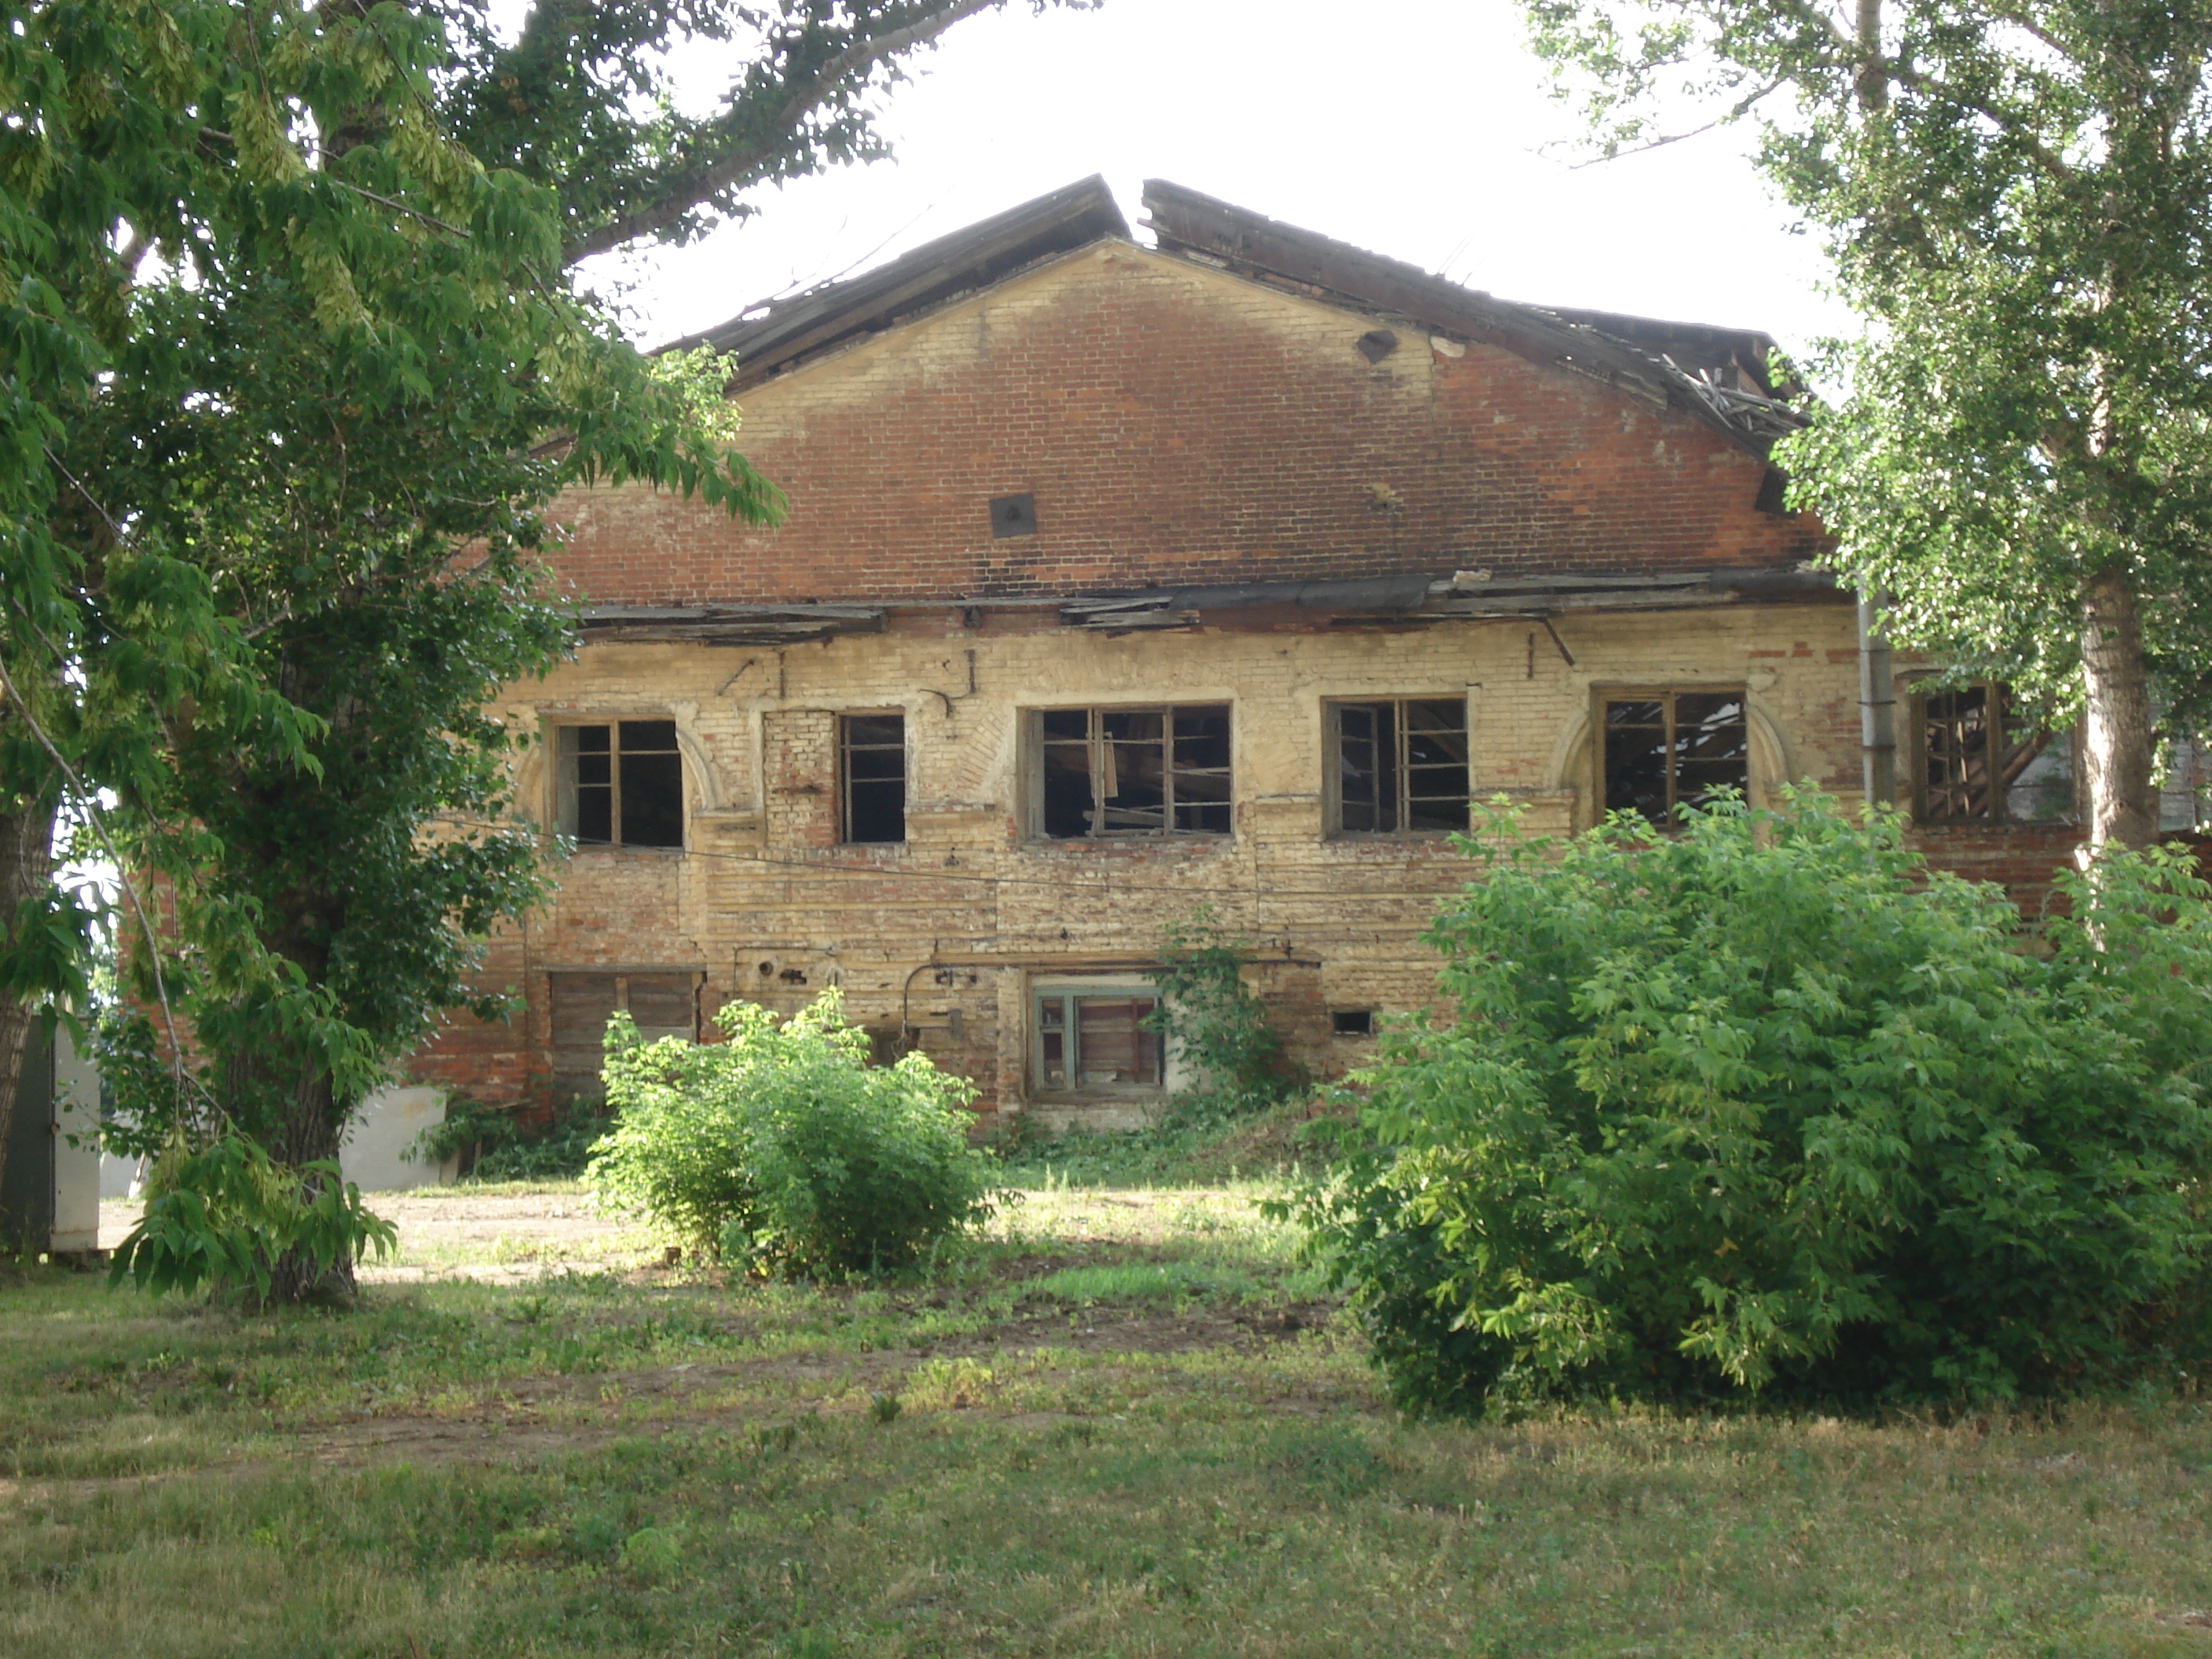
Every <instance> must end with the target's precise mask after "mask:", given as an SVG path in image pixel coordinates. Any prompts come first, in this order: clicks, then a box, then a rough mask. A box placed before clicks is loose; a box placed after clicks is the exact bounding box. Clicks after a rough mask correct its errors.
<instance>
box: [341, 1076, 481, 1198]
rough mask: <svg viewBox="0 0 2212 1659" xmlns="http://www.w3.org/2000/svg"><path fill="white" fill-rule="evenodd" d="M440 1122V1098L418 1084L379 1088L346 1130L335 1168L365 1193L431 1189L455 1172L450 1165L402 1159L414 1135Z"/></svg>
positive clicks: (442, 1101)
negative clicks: (413, 1188)
mask: <svg viewBox="0 0 2212 1659" xmlns="http://www.w3.org/2000/svg"><path fill="white" fill-rule="evenodd" d="M444 1121H446V1097H445V1096H444V1095H443V1094H442V1093H441V1092H440V1091H438V1090H435V1089H431V1088H424V1087H421V1086H410V1087H407V1088H398V1087H393V1088H387V1089H379V1090H378V1091H376V1092H375V1093H374V1094H373V1095H371V1096H370V1097H368V1099H367V1100H366V1101H364V1102H362V1108H361V1110H360V1112H359V1113H358V1114H356V1116H355V1118H354V1121H353V1123H352V1125H351V1126H350V1127H349V1128H348V1129H347V1130H346V1137H345V1140H344V1142H343V1145H342V1146H341V1147H340V1148H339V1151H338V1169H339V1170H341V1171H342V1172H343V1174H344V1176H345V1178H346V1179H347V1180H348V1181H350V1182H353V1183H354V1185H355V1186H356V1187H358V1188H361V1189H362V1191H363V1192H365V1193H389V1192H398V1191H403V1190H404V1189H405V1188H410V1187H435V1186H439V1185H441V1184H442V1183H443V1182H448V1181H451V1180H453V1177H454V1176H455V1175H456V1174H458V1173H459V1171H458V1170H457V1169H456V1168H455V1166H454V1164H452V1163H451V1162H448V1163H447V1164H423V1163H419V1162H417V1161H416V1160H415V1159H414V1158H410V1157H409V1156H408V1148H409V1147H410V1146H411V1145H412V1144H413V1143H414V1139H415V1137H416V1135H418V1134H420V1133H422V1131H423V1130H425V1129H433V1128H435V1127H437V1126H438V1125H439V1124H441V1123H443V1122H444Z"/></svg>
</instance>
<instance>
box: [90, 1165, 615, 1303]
mask: <svg viewBox="0 0 2212 1659" xmlns="http://www.w3.org/2000/svg"><path fill="white" fill-rule="evenodd" d="M368 1206H369V1208H370V1209H372V1210H374V1212H376V1213H377V1214H379V1215H380V1216H382V1217H383V1218H385V1219H386V1220H387V1221H389V1222H391V1223H392V1225H393V1226H394V1227H396V1228H398V1231H399V1249H398V1253H397V1254H396V1255H392V1256H391V1257H390V1258H388V1259H386V1260H383V1261H379V1260H377V1259H376V1258H375V1257H374V1256H372V1257H371V1258H369V1260H368V1261H365V1262H363V1263H362V1268H361V1279H362V1283H364V1284H369V1285H405V1284H416V1283H420V1282H421V1281H422V1280H424V1279H482V1280H485V1281H487V1282H489V1283H493V1284H519V1283H521V1282H524V1281H526V1280H528V1279H538V1278H541V1277H543V1276H544V1275H545V1274H547V1273H560V1272H564V1271H578V1272H593V1271H601V1270H613V1269H618V1268H629V1267H637V1266H639V1265H641V1263H642V1262H643V1261H647V1260H648V1259H651V1258H652V1256H653V1242H652V1241H651V1240H649V1239H647V1238H646V1237H644V1236H643V1235H642V1234H641V1232H640V1231H639V1230H638V1229H637V1228H636V1227H635V1225H632V1224H630V1223H628V1222H626V1221H624V1220H623V1219H622V1218H620V1217H610V1216H603V1215H601V1214H599V1212H597V1211H596V1210H594V1209H593V1208H592V1200H591V1196H590V1194H586V1193H580V1192H573V1193H559V1192H555V1193H477V1192H471V1191H470V1190H468V1189H467V1188H453V1189H451V1190H448V1191H445V1192H437V1191H431V1192H421V1193H372V1194H368ZM138 1211H139V1206H138V1205H137V1203H136V1202H134V1201H132V1200H128V1199H109V1200H106V1201H105V1202H103V1203H102V1204H101V1205H100V1245H101V1247H102V1248H103V1249H113V1248H114V1247H115V1246H116V1245H117V1244H118V1243H121V1242H122V1240H123V1237H124V1236H125V1234H126V1233H128V1232H129V1231H131V1228H132V1227H133V1226H134V1225H137V1220H138Z"/></svg>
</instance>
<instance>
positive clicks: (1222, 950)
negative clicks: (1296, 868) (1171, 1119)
mask: <svg viewBox="0 0 2212 1659" xmlns="http://www.w3.org/2000/svg"><path fill="white" fill-rule="evenodd" d="M1251 954H1252V951H1251V945H1250V943H1249V941H1248V940H1245V939H1238V938H1237V937H1236V936H1234V935H1233V934H1231V933H1229V932H1228V930H1227V929H1225V927H1223V926H1222V925H1221V922H1220V919H1219V918H1218V916H1217V915H1215V914H1214V911H1213V909H1212V907H1211V906H1210V905H1200V907H1199V908H1197V909H1195V910H1194V911H1193V912H1192V913H1191V915H1189V916H1188V918H1186V919H1185V920H1183V921H1179V922H1177V923H1176V924H1174V925H1173V926H1171V927H1169V928H1168V930H1167V932H1166V934H1165V937H1164V939H1162V941H1161V946H1160V972H1159V975H1158V980H1157V981H1155V982H1156V986H1157V988H1158V992H1159V1002H1158V1006H1157V1007H1156V1008H1155V1009H1154V1010H1153V1012H1152V1013H1151V1014H1150V1015H1148V1016H1147V1017H1146V1023H1147V1024H1149V1025H1150V1026H1151V1027H1152V1030H1156V1031H1158V1032H1159V1033H1160V1036H1161V1037H1162V1039H1163V1040H1164V1042H1165V1043H1166V1045H1167V1048H1168V1052H1169V1053H1170V1054H1171V1055H1172V1056H1174V1057H1175V1058H1176V1059H1178V1060H1181V1061H1182V1063H1183V1065H1184V1066H1187V1067H1188V1068H1189V1071H1190V1072H1191V1073H1192V1075H1193V1079H1194V1081H1193V1085H1192V1086H1191V1087H1189V1088H1188V1089H1186V1090H1184V1091H1180V1092H1181V1093H1182V1095H1184V1096H1186V1097H1188V1099H1186V1100H1183V1101H1180V1102H1176V1103H1170V1115H1175V1114H1176V1113H1177V1112H1178V1111H1180V1113H1181V1115H1182V1116H1183V1117H1185V1118H1186V1119H1188V1118H1192V1117H1197V1118H1206V1117H1210V1116H1216V1115H1219V1114H1220V1113H1222V1112H1224V1111H1231V1112H1240V1111H1257V1110H1261V1109H1265V1108H1267V1107H1269V1106H1273V1105H1274V1104H1276V1103H1278V1102H1279V1101H1282V1100H1285V1099H1287V1098H1288V1097H1290V1096H1291V1095H1294V1094H1296V1093H1297V1092H1298V1091H1300V1090H1301V1089H1303V1088H1304V1086H1305V1085H1306V1083H1307V1081H1308V1079H1307V1078H1306V1074H1305V1073H1304V1069H1303V1068H1302V1067H1300V1066H1298V1065H1297V1062H1296V1061H1295V1060H1291V1057H1290V1056H1289V1055H1288V1054H1285V1052H1284V1050H1283V1040H1282V1037H1281V1036H1280V1035H1279V1034H1278V1033H1277V1031H1276V1030H1275V1029H1274V1027H1273V1026H1272V1025H1270V1024H1268V1023H1267V1010H1266V1009H1265V1008H1264V1007H1262V1006H1261V1003H1260V999H1259V998H1258V997H1256V996H1255V995H1254V994H1252V992H1251V990H1250V989H1249V987H1247V986H1246V985H1245V983H1244V977H1243V968H1244V964H1245V963H1247V962H1248V961H1249V960H1250V959H1251Z"/></svg>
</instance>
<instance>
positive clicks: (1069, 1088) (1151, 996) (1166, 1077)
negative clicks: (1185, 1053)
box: [1024, 975, 1175, 1103]
mask: <svg viewBox="0 0 2212 1659" xmlns="http://www.w3.org/2000/svg"><path fill="white" fill-rule="evenodd" d="M1026 994H1027V997H1028V1012H1027V1014H1026V1016H1025V1017H1024V1018H1025V1020H1026V1024H1025V1028H1024V1029H1025V1030H1026V1033H1027V1044H1028V1048H1029V1064H1028V1066H1026V1067H1025V1068H1024V1069H1025V1071H1026V1073H1027V1077H1028V1081H1029V1097H1030V1099H1032V1100H1036V1101H1038V1102H1040V1103H1050V1102H1057V1101H1083V1100H1157V1099H1159V1098H1161V1097H1164V1095H1166V1094H1167V1092H1168V1091H1169V1089H1170V1085H1172V1084H1173V1083H1174V1082H1175V1079H1174V1077H1173V1075H1172V1073H1173V1069H1174V1068H1173V1067H1172V1066H1171V1065H1170V1057H1169V1054H1168V1041H1167V1036H1166V1033H1164V1032H1159V1031H1154V1032H1150V1033H1147V1035H1149V1036H1151V1038H1152V1060H1153V1065H1154V1068H1155V1073H1156V1075H1155V1078H1154V1079H1153V1080H1152V1081H1150V1082H1137V1083H1084V1082H1082V1081H1080V1080H1079V1079H1081V1076H1082V1046H1081V1045H1082V1024H1081V1021H1080V1019H1079V1018H1078V1017H1077V1015H1076V1012H1075V1005H1076V1003H1077V1002H1078V1001H1079V1000H1098V1001H1135V1000H1150V1002H1151V1003H1152V1007H1153V1009H1154V1010H1155V1011H1157V1010H1158V1007H1159V1006H1160V1003H1161V1001H1162V998H1161V996H1160V989H1159V987H1158V985H1157V984H1156V983H1154V982H1153V981H1152V980H1150V979H1148V978H1146V977H1145V976H1143V975H1048V976H1037V977H1033V978H1032V979H1031V980H1030V982H1029V985H1028V987H1027V992H1026ZM1048 1001H1056V1002H1059V1003H1060V1005H1061V1010H1062V1012H1061V1025H1060V1031H1061V1034H1062V1035H1061V1044H1062V1048H1061V1052H1062V1054H1063V1058H1064V1063H1065V1069H1066V1071H1067V1073H1068V1074H1069V1075H1070V1076H1071V1077H1073V1078H1074V1079H1078V1080H1077V1081H1073V1082H1069V1083H1065V1084H1060V1085H1054V1084H1052V1083H1051V1082H1049V1081H1048V1079H1047V1074H1046V1071H1045V1041H1044V1037H1045V1024H1044V1005H1045V1004H1046V1003H1047V1002H1048ZM1142 1018H1146V1016H1144V1015H1139V1019H1140V1020H1141V1019H1142ZM1139 1029H1141V1028H1139Z"/></svg>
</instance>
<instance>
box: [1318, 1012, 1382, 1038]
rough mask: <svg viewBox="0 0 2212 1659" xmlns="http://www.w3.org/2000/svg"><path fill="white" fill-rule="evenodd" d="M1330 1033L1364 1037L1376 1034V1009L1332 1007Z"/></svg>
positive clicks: (1329, 1015) (1329, 1024) (1329, 1021)
mask: <svg viewBox="0 0 2212 1659" xmlns="http://www.w3.org/2000/svg"><path fill="white" fill-rule="evenodd" d="M1328 1033H1329V1035H1330V1036H1340V1037H1364V1036H1374V1035H1375V1011H1374V1010H1373V1009H1372V1008H1332V1009H1330V1010H1329V1014H1328Z"/></svg>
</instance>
